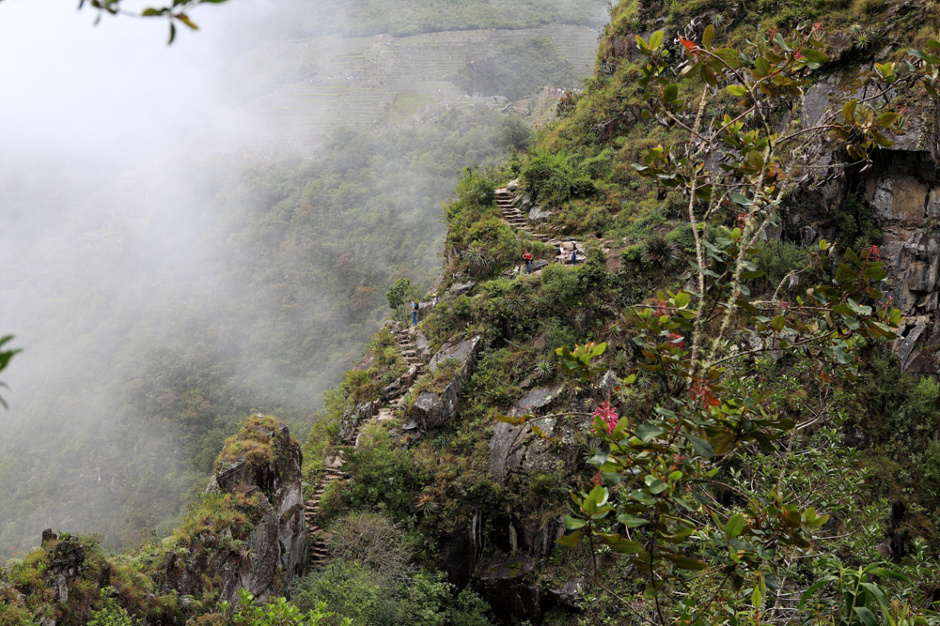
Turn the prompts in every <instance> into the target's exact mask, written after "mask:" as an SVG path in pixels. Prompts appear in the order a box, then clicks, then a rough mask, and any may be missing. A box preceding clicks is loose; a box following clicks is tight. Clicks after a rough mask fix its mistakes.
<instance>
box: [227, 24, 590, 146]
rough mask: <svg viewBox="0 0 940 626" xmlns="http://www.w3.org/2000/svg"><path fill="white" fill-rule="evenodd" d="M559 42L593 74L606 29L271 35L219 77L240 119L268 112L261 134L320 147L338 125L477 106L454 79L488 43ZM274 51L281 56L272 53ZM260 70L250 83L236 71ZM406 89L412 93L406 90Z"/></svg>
mask: <svg viewBox="0 0 940 626" xmlns="http://www.w3.org/2000/svg"><path fill="white" fill-rule="evenodd" d="M533 37H539V38H545V39H549V40H551V41H552V42H553V43H554V44H555V46H556V47H557V48H558V51H559V54H560V55H561V56H562V57H563V58H565V59H567V60H568V61H569V62H570V63H571V64H572V66H573V67H574V68H575V70H576V71H577V73H578V74H579V75H583V76H585V77H587V76H588V75H590V73H591V71H592V68H593V64H594V55H595V51H596V46H597V38H598V31H597V30H596V29H592V28H589V27H587V26H570V25H561V24H558V25H552V26H548V27H545V28H533V29H523V30H496V29H488V30H470V31H452V32H443V33H431V34H424V35H415V36H410V37H393V36H391V35H379V36H376V37H358V38H344V37H339V36H325V37H317V38H311V39H306V40H278V41H266V42H264V43H263V44H259V45H258V46H257V47H256V49H255V50H253V51H251V52H249V53H248V54H246V55H245V57H243V59H242V61H241V62H239V63H238V64H237V66H236V67H234V68H232V69H231V70H230V71H229V72H228V74H227V75H225V76H223V77H222V78H221V80H220V83H221V86H222V88H223V90H225V91H229V92H231V93H232V95H233V96H234V97H235V98H237V99H238V100H239V101H241V102H242V103H243V104H242V105H241V107H240V108H239V109H238V110H236V111H234V112H232V113H230V114H229V116H228V117H231V118H232V119H239V118H249V119H253V120H260V123H258V124H257V128H258V129H259V131H258V139H259V140H262V139H263V140H269V139H270V137H271V136H272V135H273V136H275V137H278V138H279V140H280V141H287V140H291V141H292V143H293V142H296V140H298V139H300V140H304V142H305V143H309V144H310V145H313V144H314V143H315V141H316V139H317V137H319V136H320V135H321V134H322V133H323V132H325V129H326V128H328V127H330V125H334V126H335V125H336V124H337V123H340V124H355V123H366V124H379V123H384V122H385V121H386V119H387V118H402V117H405V118H407V117H409V116H411V115H414V114H416V113H420V112H421V111H422V110H423V109H424V108H425V107H426V106H427V105H429V104H435V103H436V104H444V103H457V104H465V105H469V104H474V103H481V102H482V103H485V102H486V100H489V99H480V98H476V99H474V98H473V96H472V95H468V94H465V93H463V92H462V91H461V90H460V89H459V88H458V87H457V86H456V85H455V84H454V82H453V79H454V77H455V76H456V74H457V72H458V71H459V70H460V69H461V68H462V67H464V65H465V64H466V62H467V60H468V59H470V58H472V57H474V56H475V55H478V54H479V52H480V51H481V50H495V49H498V48H500V47H502V46H508V45H514V44H521V43H523V42H526V41H528V40H530V39H532V38H533ZM272 59H274V60H276V61H272ZM246 75H248V76H257V77H258V80H257V81H251V82H245V81H244V80H242V79H236V78H235V77H236V76H238V77H243V76H246ZM402 94H408V95H410V96H411V97H407V98H401V97H400V96H401V95H402Z"/></svg>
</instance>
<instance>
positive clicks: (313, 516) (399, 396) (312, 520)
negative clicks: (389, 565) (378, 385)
mask: <svg viewBox="0 0 940 626" xmlns="http://www.w3.org/2000/svg"><path fill="white" fill-rule="evenodd" d="M392 335H393V336H394V338H395V342H396V343H397V344H398V350H399V352H400V353H401V356H402V358H403V359H404V360H405V362H406V363H407V364H408V371H407V372H406V373H405V374H403V375H402V376H401V377H399V379H398V380H397V381H395V383H392V384H391V385H389V386H388V387H386V388H385V389H384V390H383V396H384V397H385V399H386V401H387V406H382V407H378V410H376V411H375V412H374V413H373V414H372V415H370V416H369V417H368V418H367V419H363V420H360V421H359V422H358V423H357V424H356V425H355V429H354V430H353V431H352V432H351V433H349V434H347V435H346V437H345V440H350V439H353V440H354V441H355V443H354V444H353V447H357V446H358V445H359V437H360V435H361V431H362V427H363V426H364V425H365V424H367V423H369V422H373V421H375V422H385V421H389V420H393V419H395V414H396V412H397V411H398V409H400V408H401V407H402V406H403V405H404V402H405V398H406V397H407V396H408V392H409V391H411V387H412V385H414V383H415V381H417V380H418V377H419V376H420V375H421V374H422V373H423V372H424V368H425V367H426V366H427V357H426V355H425V354H424V353H423V352H422V351H421V350H419V349H418V346H417V344H416V342H415V339H416V337H415V329H414V327H413V326H405V327H400V328H397V329H395V330H393V331H392ZM344 463H345V460H344V457H343V451H342V449H340V450H339V452H337V454H336V455H335V456H332V457H327V459H326V471H325V472H324V475H323V477H322V478H321V479H320V482H318V483H317V486H316V488H315V489H314V490H313V495H312V496H311V498H310V499H309V500H307V501H306V502H305V503H304V520H305V522H306V526H307V568H308V569H310V568H313V567H316V566H317V565H318V564H319V563H322V562H323V561H324V560H326V558H327V555H328V554H329V542H330V537H331V536H332V534H331V533H330V532H329V531H326V530H324V529H323V528H321V527H320V523H319V516H320V502H321V501H322V500H323V494H324V493H325V492H326V489H327V487H329V485H330V484H331V483H332V482H333V481H335V480H344V479H346V478H347V477H348V476H349V475H348V474H347V473H346V472H344V471H343V470H342V469H341V468H342V467H343V464H344Z"/></svg>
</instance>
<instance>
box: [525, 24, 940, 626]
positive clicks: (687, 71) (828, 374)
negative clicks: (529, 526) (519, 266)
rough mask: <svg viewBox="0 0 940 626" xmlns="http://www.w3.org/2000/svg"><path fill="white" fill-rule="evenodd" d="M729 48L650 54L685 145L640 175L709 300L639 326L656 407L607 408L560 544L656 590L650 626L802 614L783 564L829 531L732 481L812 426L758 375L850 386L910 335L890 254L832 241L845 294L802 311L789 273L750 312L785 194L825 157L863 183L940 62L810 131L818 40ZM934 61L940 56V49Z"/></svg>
mask: <svg viewBox="0 0 940 626" xmlns="http://www.w3.org/2000/svg"><path fill="white" fill-rule="evenodd" d="M714 32H715V31H714V27H713V26H708V27H707V28H706V29H705V31H704V34H703V36H702V40H701V42H700V43H696V42H692V41H689V40H686V39H684V38H682V37H679V38H678V39H677V43H676V45H675V46H673V47H669V46H666V45H665V37H664V33H663V32H656V33H653V35H652V36H651V37H650V38H649V40H644V39H642V38H639V37H638V38H637V42H638V45H639V49H640V52H641V53H642V54H643V55H644V56H645V59H646V61H645V63H644V64H643V65H642V66H641V67H640V72H641V76H640V78H639V82H640V84H641V85H643V86H645V88H646V97H647V101H646V104H645V110H644V113H645V116H646V118H647V119H651V120H655V121H656V122H658V123H660V124H662V125H664V126H668V127H671V128H673V129H679V130H681V131H682V133H683V135H684V140H683V141H681V142H678V143H676V144H675V145H673V146H671V147H668V148H664V147H662V146H659V147H656V148H654V149H652V150H650V151H649V152H648V154H647V155H646V156H645V158H644V159H643V163H642V164H638V165H636V166H635V168H636V170H637V171H638V172H639V173H640V174H641V175H642V176H646V177H650V178H653V179H655V180H656V181H657V182H658V183H659V184H661V185H663V186H665V187H667V188H670V189H673V190H679V191H681V192H682V193H683V194H684V197H685V198H686V199H687V205H686V217H687V219H688V221H689V223H690V226H691V231H692V233H693V236H694V240H695V255H696V259H695V277H694V284H695V288H694V289H692V290H689V291H679V292H677V293H672V292H668V293H659V294H657V297H656V298H655V299H654V300H653V302H652V305H650V306H641V307H634V308H633V309H631V311H630V312H629V313H628V314H627V316H626V317H628V318H629V319H630V320H632V322H633V323H634V324H635V326H636V330H637V334H636V336H635V337H634V338H633V342H634V344H635V346H636V353H637V358H636V364H635V365H636V370H635V373H634V374H631V375H630V376H629V377H628V378H627V379H626V380H623V381H620V388H619V389H618V390H617V393H619V394H620V395H621V396H627V397H629V396H630V394H631V393H632V390H633V388H634V387H636V386H637V385H638V378H639V377H645V378H646V379H647V381H648V382H650V383H652V386H653V388H654V389H655V390H656V392H655V394H654V395H655V399H654V402H653V404H652V409H651V410H650V412H649V414H644V415H624V416H622V417H621V416H619V415H618V414H617V411H616V410H615V409H614V408H613V407H612V406H611V404H610V402H609V401H608V402H605V403H604V404H602V405H601V406H600V407H598V409H597V411H596V413H595V418H594V434H595V435H596V436H597V437H598V438H600V439H601V440H602V442H603V444H604V446H603V450H604V451H603V452H600V453H597V454H595V455H594V456H593V457H592V458H591V459H589V463H590V464H592V465H594V466H596V467H597V469H598V475H597V477H596V478H595V483H596V484H595V486H594V488H593V489H592V490H591V491H590V492H589V493H580V494H575V495H573V496H572V500H573V506H572V513H571V515H569V516H566V518H565V522H566V525H567V528H568V530H569V531H570V533H569V534H567V535H565V536H564V537H562V539H561V540H560V543H561V544H562V545H564V546H568V547H573V546H576V545H578V544H582V543H585V542H587V543H588V544H589V545H590V548H591V550H592V552H594V553H597V552H599V551H613V552H617V553H620V554H622V555H624V556H625V557H626V558H628V559H629V560H630V562H631V563H632V564H633V565H634V566H635V567H636V569H637V570H638V571H639V572H640V574H641V576H642V578H643V580H644V581H645V590H644V597H645V598H646V600H647V601H648V605H647V608H648V610H647V611H643V612H642V613H643V615H638V619H642V620H645V621H648V622H650V623H656V624H668V623H674V624H719V623H733V624H737V623H747V624H757V623H763V622H768V621H779V620H780V619H782V618H783V616H785V615H786V616H787V617H788V618H790V617H792V615H793V614H792V612H791V613H789V614H787V613H784V612H782V611H783V608H782V605H783V603H782V597H783V596H782V595H781V594H783V593H784V592H783V586H784V581H783V576H784V574H783V573H782V572H781V571H780V568H781V563H782V562H784V560H788V561H789V560H790V559H789V557H792V556H793V555H795V554H800V553H801V552H803V551H807V550H809V548H810V547H811V546H813V545H814V533H817V532H818V530H819V529H820V528H821V527H822V526H823V525H824V524H826V523H827V521H828V515H826V514H821V513H819V512H817V511H816V510H815V509H813V508H805V509H803V508H800V507H799V506H798V505H797V504H795V502H796V499H795V498H793V497H791V494H787V493H785V492H783V491H782V490H781V489H779V488H777V486H775V485H760V484H751V485H742V484H728V483H726V482H723V481H722V480H721V477H720V474H719V473H720V471H721V468H722V466H723V464H725V463H727V462H730V461H731V460H733V459H734V458H735V457H736V456H738V455H741V454H742V453H744V452H745V451H746V450H747V449H750V448H755V447H759V448H761V449H763V450H766V451H772V450H773V449H774V446H775V445H776V444H775V442H777V441H778V440H780V439H781V438H782V437H784V436H786V435H790V434H792V433H793V432H794V429H795V428H797V425H796V424H795V423H794V421H793V420H792V419H791V418H790V417H789V416H788V415H786V414H784V413H783V412H782V411H779V410H778V409H776V408H775V407H774V406H773V405H771V403H769V402H768V400H767V398H768V393H767V392H766V391H765V390H764V389H762V388H761V386H760V385H759V384H757V383H756V382H755V380H753V377H751V376H749V372H748V369H747V363H748V361H749V360H751V359H753V358H754V357H756V356H759V355H762V354H763V353H774V354H782V353H790V354H793V355H795V356H796V357H798V358H801V359H804V360H806V361H808V362H811V363H812V364H813V365H814V367H815V368H816V369H817V371H818V376H819V378H820V379H821V380H822V381H823V382H830V381H832V380H833V379H834V378H835V377H836V376H846V377H849V378H851V377H852V376H853V375H854V373H855V370H856V366H857V364H858V356H857V352H858V350H859V348H861V347H862V346H866V345H870V344H872V343H874V342H878V341H882V340H885V339H892V338H895V337H897V334H896V333H897V330H898V328H899V325H900V324H901V322H902V318H901V313H900V312H899V311H898V310H897V309H894V308H892V307H891V306H890V302H889V301H886V299H885V297H884V295H883V293H882V290H881V288H880V284H881V283H882V281H884V280H885V279H886V278H887V273H886V272H885V269H884V266H883V263H882V261H881V259H880V258H879V252H878V250H877V248H876V247H871V248H868V249H866V250H862V251H859V252H855V251H852V250H845V252H844V253H843V254H839V252H838V250H837V248H836V247H835V246H833V245H832V244H830V243H827V242H826V241H822V242H821V243H820V244H819V245H818V247H817V249H816V250H814V251H813V252H812V255H811V265H812V266H813V268H814V269H815V270H817V271H818V275H822V276H827V277H830V278H829V279H828V281H827V282H825V283H824V284H822V285H818V286H816V287H814V288H811V289H807V290H806V291H805V293H804V294H803V295H802V296H800V297H797V298H795V300H794V301H792V302H791V301H786V300H784V299H783V298H782V297H781V295H780V294H781V291H782V285H783V284H784V283H786V282H790V278H791V276H788V277H787V278H785V279H784V283H781V287H780V288H778V289H777V291H776V292H775V293H774V294H773V296H772V297H771V298H770V299H769V300H759V299H756V298H754V297H752V294H751V293H750V290H749V289H748V284H747V283H748V281H749V280H751V279H755V278H758V277H759V276H760V273H759V272H758V271H757V270H756V267H755V266H754V264H753V263H752V262H751V261H750V260H749V256H750V253H751V252H752V251H753V250H754V248H755V246H756V245H758V243H759V242H760V241H761V240H762V239H763V238H766V234H767V231H768V227H769V226H771V225H773V224H774V222H775V219H776V216H777V213H778V207H779V206H780V204H781V202H783V201H784V200H785V199H786V198H787V196H788V194H790V193H791V192H793V191H794V190H796V189H797V188H798V187H799V186H800V185H801V184H805V183H806V182H808V181H815V182H819V181H820V180H821V177H820V176H819V175H818V172H819V171H827V170H825V168H822V167H821V162H820V161H819V160H818V158H817V157H818V156H820V155H822V154H823V150H825V151H826V152H828V153H830V154H831V153H832V150H833V148H832V146H831V145H826V143H827V142H828V141H830V140H831V139H833V138H834V139H836V140H839V141H841V142H842V143H843V145H844V148H845V153H844V154H845V155H846V161H845V163H843V164H840V165H838V166H835V167H832V168H830V169H831V170H836V169H844V168H849V167H863V166H864V164H865V161H866V160H867V159H868V158H869V154H870V152H871V151H872V150H874V149H876V148H877V147H879V146H880V147H888V146H890V145H891V140H890V138H889V137H890V136H891V135H892V134H897V133H900V132H902V131H903V121H904V119H903V117H902V115H901V113H900V112H899V111H898V105H899V104H900V103H901V102H900V96H904V95H907V94H909V93H910V91H911V89H912V88H913V87H914V86H915V85H923V86H924V87H925V88H926V89H927V91H928V92H930V93H931V94H932V95H934V94H935V93H936V87H937V67H938V63H940V58H938V57H937V56H935V55H934V54H933V52H923V51H913V50H912V51H909V52H910V54H909V55H908V58H907V60H904V61H899V62H897V63H893V62H888V63H883V64H878V65H876V66H875V69H874V71H872V72H870V73H868V74H866V75H865V76H863V78H864V79H865V80H866V81H868V82H869V83H870V89H868V90H867V91H866V93H867V94H868V95H867V96H864V97H859V98H849V99H847V101H846V102H844V103H840V106H837V107H835V108H834V109H832V110H831V111H826V112H825V113H824V114H823V115H822V117H821V118H820V119H817V120H811V119H807V116H806V115H805V114H800V112H799V105H800V100H801V97H802V96H803V94H804V93H805V90H806V88H807V87H808V85H809V81H810V79H811V77H812V74H813V72H814V71H815V70H817V69H818V68H819V67H820V66H822V65H823V64H825V63H826V62H827V61H828V59H827V57H826V55H825V53H824V52H823V51H822V49H823V42H822V41H821V35H822V33H821V32H820V30H819V28H818V27H813V28H812V29H809V31H808V32H798V33H797V36H796V37H795V38H794V39H793V40H788V39H785V38H784V37H783V36H782V35H781V34H779V33H773V34H768V35H766V36H764V37H760V38H758V39H757V41H756V42H755V43H754V44H753V45H752V47H751V48H750V49H748V50H746V51H739V50H735V49H731V48H716V47H714V46H713V44H712V40H713V37H714ZM929 46H930V48H931V49H932V50H934V51H937V50H940V42H938V41H931V42H929ZM892 98H893V99H894V100H892ZM885 102H888V104H885ZM793 111H796V113H794V112H793ZM830 173H831V172H830ZM827 175H828V174H827ZM807 269H809V268H807ZM801 271H802V270H800V272H801ZM800 272H795V273H794V274H798V273H800ZM604 349H605V346H604V345H603V344H598V345H593V344H591V345H588V346H579V347H577V348H576V349H575V350H574V351H571V350H568V349H567V348H563V349H560V350H558V354H559V356H560V357H561V363H562V365H561V367H562V369H563V370H564V371H566V372H569V373H573V374H575V375H577V376H579V377H581V378H583V379H585V380H594V379H595V378H597V377H598V375H599V373H600V372H601V371H603V370H604V369H605V368H604V367H601V366H600V365H598V363H597V361H598V358H599V357H600V356H601V355H602V354H603V352H604ZM646 389H649V385H647V387H646ZM512 421H513V423H518V422H519V421H520V420H519V419H518V418H514V419H513V420H512ZM533 432H536V431H535V427H534V425H533ZM536 434H538V433H537V432H536ZM719 492H721V493H723V494H724V495H723V496H722V499H721V501H719V499H718V497H717V496H716V494H718V493H719ZM729 502H730V504H729ZM885 571H887V570H885ZM869 582H870V584H875V583H874V582H871V581H866V584H868V583H869ZM787 583H788V584H792V581H787ZM822 588H823V586H817V587H815V588H814V589H812V591H813V592H815V591H817V590H819V589H822ZM867 597H868V598H876V599H877V598H878V595H877V594H874V593H871V594H868V596H867ZM879 602H880V600H879ZM624 605H625V606H628V603H624ZM787 610H790V611H792V610H795V609H794V608H793V604H791V605H790V607H788V609H787ZM850 610H852V611H855V609H854V608H852V609H850ZM866 610H867V609H866ZM905 610H906V611H907V612H906V613H904V615H907V616H908V617H909V618H910V619H909V621H908V622H907V623H926V622H925V620H926V619H927V617H926V615H927V614H926V613H917V612H916V611H913V610H912V609H911V610H908V609H905ZM869 612H870V613H872V612H871V611H869ZM862 613H864V611H862ZM889 613H890V612H889ZM889 613H885V614H884V615H889ZM900 613H903V611H901V612H898V611H895V613H894V614H900ZM872 614H873V615H874V614H875V613H872ZM879 614H880V613H879ZM864 617H865V619H863V620H862V622H864V623H868V622H867V617H868V614H867V613H866V614H864ZM837 622H838V620H837ZM838 623H845V624H849V623H855V622H854V621H851V620H848V621H845V620H843V621H841V622H838ZM885 623H895V622H893V621H886V622H885Z"/></svg>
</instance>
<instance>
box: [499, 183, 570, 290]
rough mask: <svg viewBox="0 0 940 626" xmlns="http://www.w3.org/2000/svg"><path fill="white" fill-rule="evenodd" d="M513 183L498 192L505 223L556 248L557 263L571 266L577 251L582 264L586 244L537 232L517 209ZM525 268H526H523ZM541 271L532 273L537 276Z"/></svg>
mask: <svg viewBox="0 0 940 626" xmlns="http://www.w3.org/2000/svg"><path fill="white" fill-rule="evenodd" d="M511 185H512V183H510V184H509V185H507V186H506V187H500V188H499V189H497V190H496V192H495V193H496V206H497V207H499V212H500V215H501V216H502V219H503V221H504V222H506V223H507V224H509V225H510V226H511V227H512V229H513V230H515V231H517V232H522V233H526V234H528V235H529V236H530V237H532V238H533V239H535V240H536V241H541V242H542V243H545V244H548V245H550V246H552V247H554V248H555V256H554V258H553V259H552V261H553V262H555V263H563V264H570V263H571V253H572V251H576V257H577V260H578V263H582V262H583V261H584V260H585V259H586V258H587V255H586V254H585V249H584V244H583V243H582V242H580V241H577V240H574V239H558V238H556V237H553V236H552V235H549V234H546V233H540V232H536V231H535V230H534V229H533V227H532V226H531V225H530V223H529V219H528V218H527V217H526V216H525V214H523V213H522V211H520V210H519V209H518V208H517V205H518V204H519V196H518V195H517V194H516V193H513V191H512V190H511V189H510V186H511ZM522 267H524V266H522ZM521 271H524V270H520V268H518V267H517V268H516V269H515V270H513V271H511V272H510V273H511V274H513V275H515V274H518V273H521ZM538 271H539V270H534V271H533V272H532V273H533V274H537V273H538Z"/></svg>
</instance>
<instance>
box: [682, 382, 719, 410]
mask: <svg viewBox="0 0 940 626" xmlns="http://www.w3.org/2000/svg"><path fill="white" fill-rule="evenodd" d="M689 397H690V398H692V399H693V400H698V399H702V400H704V401H705V404H706V405H708V406H718V405H719V404H721V400H719V399H718V398H716V397H715V396H713V395H712V391H711V389H710V388H709V386H708V383H706V382H705V381H704V380H700V381H698V382H696V383H695V384H694V385H692V388H691V389H689Z"/></svg>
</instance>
